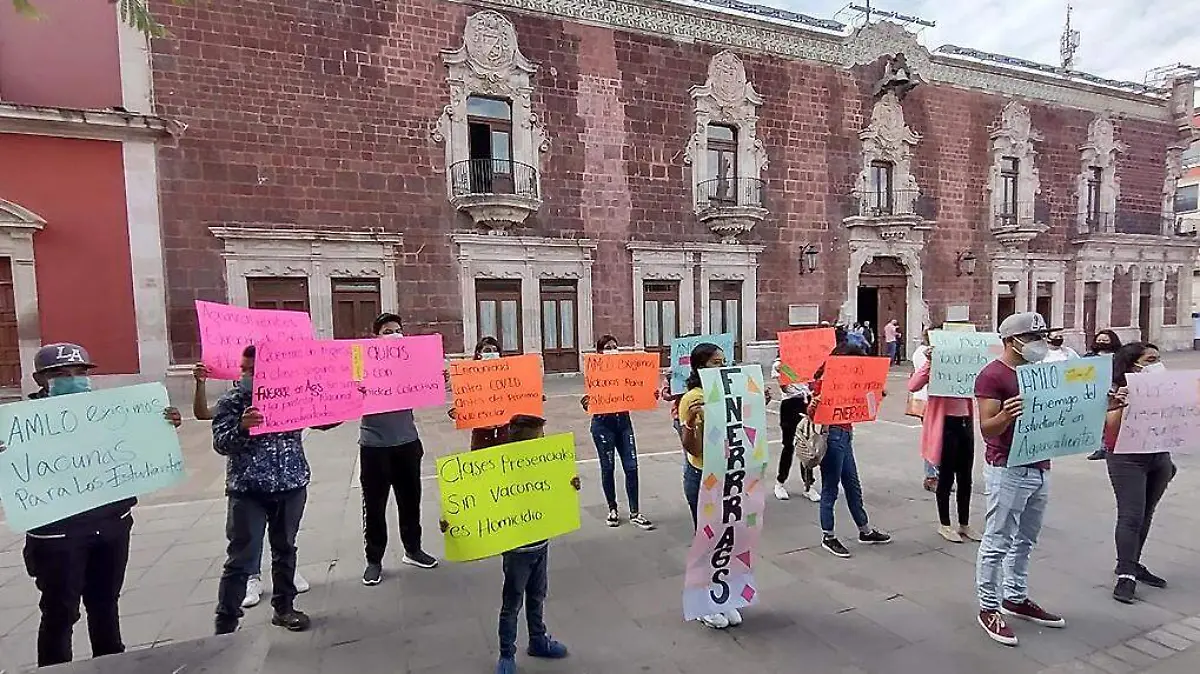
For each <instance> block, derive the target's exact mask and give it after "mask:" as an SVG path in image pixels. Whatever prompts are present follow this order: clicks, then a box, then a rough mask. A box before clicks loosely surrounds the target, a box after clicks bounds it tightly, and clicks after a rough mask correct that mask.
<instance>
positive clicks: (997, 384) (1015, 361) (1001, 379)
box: [975, 312, 1066, 646]
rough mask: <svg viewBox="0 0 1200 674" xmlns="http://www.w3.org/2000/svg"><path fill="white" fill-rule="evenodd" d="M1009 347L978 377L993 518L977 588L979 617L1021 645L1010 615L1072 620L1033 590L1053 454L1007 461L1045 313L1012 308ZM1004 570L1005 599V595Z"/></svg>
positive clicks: (1000, 636)
mask: <svg viewBox="0 0 1200 674" xmlns="http://www.w3.org/2000/svg"><path fill="white" fill-rule="evenodd" d="M999 333H1000V338H1001V340H1003V342H1004V353H1003V354H1001V355H1000V357H999V358H997V359H996V360H994V361H992V362H991V363H989V364H988V365H987V366H986V367H984V368H983V370H982V371H980V373H979V376H978V377H977V378H976V379H975V398H976V400H977V401H978V403H979V430H980V432H981V433H982V434H983V438H984V442H985V444H986V445H987V452H986V454H985V458H986V460H987V465H986V466H984V469H983V476H984V481H985V483H986V485H987V490H986V491H987V503H988V509H987V513H988V515H987V526H986V528H985V529H984V533H983V540H982V541H981V542H980V544H979V557H978V560H977V562H976V569H975V589H976V592H977V594H978V595H979V625H980V626H981V627H983V629H984V631H986V632H987V635H988V636H989V637H991V638H992V640H994V641H996V642H998V643H1001V644H1004V645H1006V646H1015V645H1017V636H1016V634H1015V633H1014V632H1013V630H1012V628H1011V627H1009V626H1008V624H1007V623H1006V622H1005V620H1004V617H1003V616H1005V615H1008V616H1013V617H1016V618H1021V619H1023V620H1028V621H1030V622H1033V623H1036V624H1038V625H1042V626H1044V627H1063V626H1065V625H1066V621H1064V620H1063V619H1062V618H1061V617H1060V616H1057V615H1054V614H1053V613H1050V612H1049V611H1046V610H1045V609H1043V608H1042V607H1041V606H1038V605H1037V603H1035V602H1034V601H1033V600H1032V599H1030V598H1029V594H1028V580H1029V554H1030V552H1032V550H1033V546H1034V544H1035V543H1037V539H1038V534H1039V533H1040V532H1041V530H1042V517H1043V515H1045V513H1046V505H1047V503H1048V502H1049V499H1050V481H1049V478H1050V462H1049V461H1043V462H1041V463H1038V464H1034V465H1032V466H1012V467H1010V466H1009V465H1008V455H1009V451H1010V450H1011V449H1012V442H1013V430H1014V427H1015V424H1016V421H1017V419H1018V418H1020V416H1021V408H1022V404H1023V401H1022V400H1021V391H1020V386H1019V384H1018V382H1017V367H1019V366H1021V365H1025V364H1027V363H1038V362H1041V361H1042V360H1043V359H1045V358H1046V353H1047V351H1048V350H1049V347H1048V346H1047V344H1046V336H1047V335H1048V334H1049V333H1050V329H1049V328H1048V327H1047V325H1046V320H1045V319H1044V318H1042V316H1040V315H1039V314H1036V313H1033V312H1025V313H1019V314H1013V315H1012V316H1009V317H1008V318H1005V319H1004V321H1003V322H1001V323H1000V329H999ZM1005 570H1008V573H1009V576H1008V577H1007V578H1003V594H1004V596H1003V600H1001V597H1000V587H1001V580H1002V576H1003V574H1004V571H1005Z"/></svg>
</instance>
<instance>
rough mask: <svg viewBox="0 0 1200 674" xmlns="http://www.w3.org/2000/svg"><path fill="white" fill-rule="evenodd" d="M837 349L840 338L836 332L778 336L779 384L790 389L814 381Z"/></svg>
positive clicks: (790, 333) (822, 331)
mask: <svg viewBox="0 0 1200 674" xmlns="http://www.w3.org/2000/svg"><path fill="white" fill-rule="evenodd" d="M836 345H837V335H836V333H835V331H834V329H833V328H817V329H815V330H791V331H788V332H781V333H779V374H780V377H779V380H780V382H779V383H781V384H783V385H784V386H787V385H788V384H807V383H808V382H810V381H812V378H813V375H814V374H815V373H816V371H817V370H818V369H820V367H821V365H823V364H824V363H825V359H826V358H828V357H829V352H830V351H833V347H834V346H836Z"/></svg>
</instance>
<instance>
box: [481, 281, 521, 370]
mask: <svg viewBox="0 0 1200 674" xmlns="http://www.w3.org/2000/svg"><path fill="white" fill-rule="evenodd" d="M475 316H476V321H477V322H478V325H479V336H480V337H495V338H496V339H497V340H498V341H499V342H500V352H501V353H502V354H504V355H506V356H511V355H516V354H519V353H521V352H522V340H521V282H520V281H517V280H513V281H492V280H486V281H485V280H483V279H479V280H477V281H475Z"/></svg>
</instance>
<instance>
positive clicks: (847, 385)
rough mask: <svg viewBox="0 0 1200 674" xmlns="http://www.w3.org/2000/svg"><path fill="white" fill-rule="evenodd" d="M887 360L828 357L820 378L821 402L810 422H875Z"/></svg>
mask: <svg viewBox="0 0 1200 674" xmlns="http://www.w3.org/2000/svg"><path fill="white" fill-rule="evenodd" d="M889 366H890V361H889V359H887V358H875V357H871V356H831V357H830V358H829V360H827V361H825V373H824V375H822V378H821V401H820V403H819V404H818V405H817V413H816V417H815V418H814V419H813V422H815V423H818V424H822V425H826V424H853V423H858V422H860V421H874V420H875V417H876V416H878V415H879V405H880V403H881V402H882V401H883V387H884V384H886V383H887V374H888V367H889Z"/></svg>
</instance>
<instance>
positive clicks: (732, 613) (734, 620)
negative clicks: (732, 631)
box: [725, 608, 742, 627]
mask: <svg viewBox="0 0 1200 674" xmlns="http://www.w3.org/2000/svg"><path fill="white" fill-rule="evenodd" d="M725 619H726V620H728V621H729V626H730V627H737V626H738V625H741V624H742V612H741V611H739V610H737V609H736V608H735V609H731V610H729V611H726V612H725Z"/></svg>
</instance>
